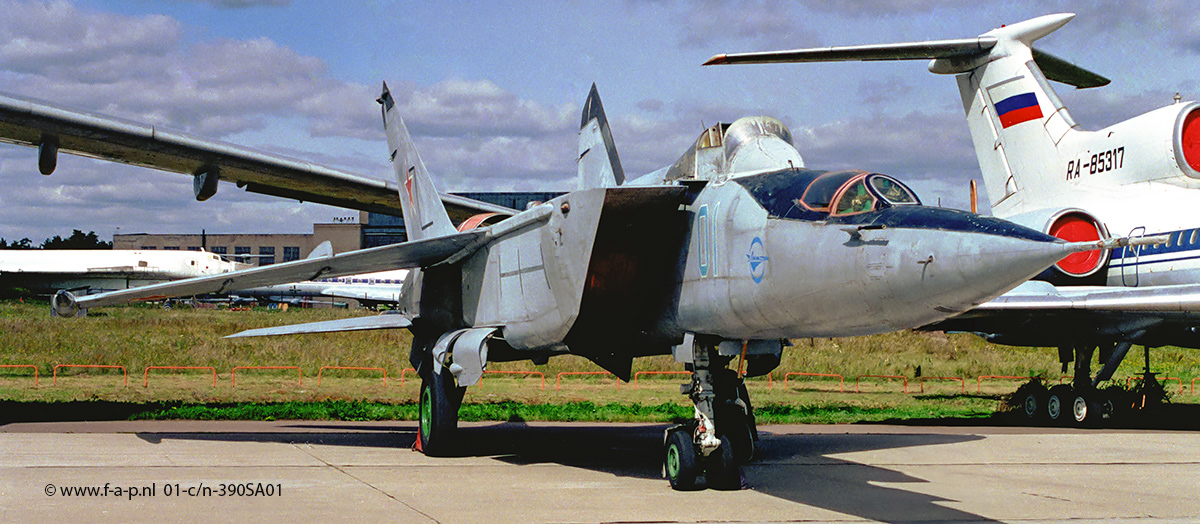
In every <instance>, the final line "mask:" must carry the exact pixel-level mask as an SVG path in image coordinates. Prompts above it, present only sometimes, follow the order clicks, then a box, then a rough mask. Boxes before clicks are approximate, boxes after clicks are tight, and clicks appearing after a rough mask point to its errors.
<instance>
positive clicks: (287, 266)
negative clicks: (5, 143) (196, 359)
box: [51, 229, 492, 316]
mask: <svg viewBox="0 0 1200 524" xmlns="http://www.w3.org/2000/svg"><path fill="white" fill-rule="evenodd" d="M491 235H492V231H491V230H488V229H478V230H474V231H470V232H466V233H457V234H454V235H449V236H443V237H436V238H430V239H425V240H418V241H413V242H405V243H403V244H392V245H387V246H380V247H374V248H370V249H360V250H357V251H350V252H347V253H342V254H339V255H332V254H327V255H323V256H313V257H309V258H306V259H303V260H295V261H292V262H284V263H281V264H272V265H269V266H264V267H257V268H252V269H244V270H241V271H232V272H229V273H222V274H220V275H213V276H207V277H199V278H189V279H185V280H178V281H175V282H167V283H163V284H155V285H151V286H142V287H136V288H132V289H123V290H119V291H110V292H107V293H98V294H95V295H87V296H84V297H79V298H76V297H74V296H73V295H71V294H70V293H66V292H60V293H59V294H58V295H55V297H54V300H53V303H52V304H51V306H52V307H53V308H54V311H55V313H56V314H58V315H60V316H73V315H75V314H76V313H77V312H78V311H79V310H81V309H88V308H93V307H101V306H111V305H117V304H127V303H130V302H137V301H142V300H157V299H163V298H169V297H180V296H192V295H204V294H209V293H228V292H230V291H233V290H237V289H245V288H252V287H258V286H269V285H274V284H283V283H288V282H297V281H302V280H316V279H319V278H327V277H337V276H344V275H355V274H359V273H372V272H376V271H385V270H391V269H404V268H413V267H423V266H429V265H433V264H437V263H439V262H441V261H444V260H446V259H448V258H450V257H455V256H456V257H460V258H461V257H462V256H465V254H466V253H468V252H470V251H473V250H474V249H476V248H478V247H479V246H481V245H483V243H484V242H486V240H487V239H489V238H491Z"/></svg>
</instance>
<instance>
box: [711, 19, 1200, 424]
mask: <svg viewBox="0 0 1200 524" xmlns="http://www.w3.org/2000/svg"><path fill="white" fill-rule="evenodd" d="M1072 18H1074V15H1073V14H1056V15H1047V16H1043V17H1039V18H1035V19H1032V20H1027V21H1025V22H1020V23H1017V24H1012V25H1007V26H1004V27H1001V28H999V29H995V30H992V31H989V32H987V33H984V34H982V35H980V36H978V37H975V38H969V39H962V40H941V41H929V42H909V43H901V44H880V45H864V46H846V47H832V48H821V49H801V50H794V51H772V52H764V53H744V54H737V55H718V56H715V57H713V58H712V59H710V60H709V62H708V64H735V63H772V62H823V61H843V60H911V59H929V60H931V61H930V62H929V70H930V71H931V72H933V73H938V74H952V75H956V80H957V81H958V87H959V91H960V94H961V96H962V102H963V106H964V109H965V110H966V117H967V123H968V125H969V127H970V130H971V138H972V140H973V141H974V143H975V152H976V155H977V156H978V158H979V164H980V167H981V170H982V173H983V180H984V184H985V187H986V190H987V194H988V197H989V198H990V200H991V202H992V211H993V213H994V214H995V215H996V216H998V217H1002V218H1006V219H1008V220H1012V221H1014V222H1017V223H1019V224H1022V225H1025V226H1028V227H1031V228H1034V229H1037V230H1040V231H1043V232H1047V233H1049V234H1051V235H1054V236H1057V237H1060V238H1064V239H1067V240H1073V241H1078V240H1085V239H1097V238H1110V237H1114V236H1125V235H1129V236H1163V237H1164V238H1165V240H1166V241H1165V242H1163V243H1159V244H1156V245H1147V246H1131V247H1126V248H1122V249H1117V250H1113V251H1112V252H1111V254H1110V253H1109V252H1107V251H1091V252H1085V253H1078V254H1075V255H1072V256H1069V257H1067V258H1065V259H1063V260H1062V261H1061V262H1059V263H1058V264H1057V265H1056V266H1055V267H1053V268H1052V269H1050V270H1048V271H1047V272H1046V273H1043V274H1042V275H1041V276H1039V277H1038V279H1036V280H1035V281H1032V282H1029V283H1026V284H1024V285H1022V286H1020V287H1018V288H1017V289H1015V290H1013V291H1011V292H1009V293H1007V294H1005V295H1004V296H1002V297H1000V298H998V299H996V300H993V301H991V302H988V303H985V304H983V305H982V306H980V307H979V308H977V309H974V310H972V311H970V312H968V313H966V314H964V315H961V316H959V317H955V318H952V319H950V320H947V321H944V322H940V323H938V324H935V325H933V328H934V329H944V330H958V331H971V332H975V333H979V334H981V335H984V336H986V337H987V338H988V339H989V340H991V341H994V342H998V343H1003V344H1011V345H1028V346H1058V347H1059V356H1060V360H1061V361H1062V362H1063V370H1064V371H1066V368H1067V365H1068V364H1069V363H1070V362H1072V361H1074V363H1075V383H1074V388H1072V387H1071V386H1065V385H1064V386H1059V387H1055V388H1052V389H1051V390H1050V391H1049V393H1048V394H1046V393H1045V392H1044V391H1042V392H1039V391H1037V390H1030V393H1029V394H1027V395H1025V397H1024V399H1023V400H1024V401H1025V402H1024V405H1025V408H1026V413H1027V414H1028V415H1030V416H1045V417H1049V418H1050V419H1052V420H1055V421H1057V420H1060V419H1067V418H1071V417H1073V418H1074V419H1075V421H1076V422H1081V423H1082V422H1085V421H1088V420H1089V419H1094V418H1096V417H1097V415H1099V416H1100V417H1107V416H1109V415H1110V414H1111V412H1112V408H1113V406H1114V405H1116V404H1114V400H1113V399H1112V398H1110V397H1107V396H1105V395H1103V394H1100V393H1097V392H1096V391H1095V386H1096V385H1097V384H1098V383H1099V382H1102V381H1104V380H1108V379H1110V378H1111V377H1112V374H1113V372H1114V371H1116V368H1117V366H1118V365H1119V364H1120V362H1121V360H1122V359H1123V358H1124V356H1125V354H1126V353H1127V352H1128V350H1129V348H1130V347H1131V346H1132V345H1133V344H1135V343H1136V344H1142V345H1144V346H1147V347H1150V346H1161V345H1174V346H1182V347H1190V348H1200V212H1198V210H1200V191H1198V189H1200V103H1197V102H1181V101H1176V103H1174V104H1172V105H1169V106H1166V107H1163V108H1161V109H1157V110H1154V111H1151V112H1148V113H1145V114H1143V115H1139V116H1137V117H1134V118H1131V119H1129V120H1126V121H1124V122H1120V123H1117V124H1114V125H1112V126H1109V127H1107V128H1104V129H1101V130H1099V131H1086V130H1084V129H1082V128H1080V126H1079V125H1078V124H1076V123H1075V120H1074V119H1073V118H1071V115H1070V113H1069V112H1068V111H1067V108H1066V107H1065V106H1063V104H1062V101H1061V100H1060V99H1059V97H1058V96H1057V95H1056V94H1055V92H1054V90H1053V89H1052V88H1051V86H1050V81H1051V80H1053V81H1057V82H1062V83H1065V84H1069V85H1073V86H1075V87H1079V88H1089V87H1099V86H1103V85H1107V84H1108V83H1109V80H1108V79H1106V78H1104V77H1102V76H1100V75H1097V74H1095V73H1092V72H1090V71H1086V70H1084V69H1082V68H1080V67H1078V66H1075V65H1073V64H1070V63H1068V62H1066V61H1064V60H1062V59H1060V58H1057V57H1055V56H1052V55H1050V54H1047V53H1045V52H1042V51H1039V50H1037V49H1034V48H1033V47H1032V44H1033V42H1034V41H1036V40H1038V39H1040V38H1042V37H1044V36H1046V35H1049V34H1050V33H1052V32H1054V31H1055V30H1057V29H1059V28H1061V27H1062V26H1063V25H1065V24H1066V23H1067V22H1069V21H1070V20H1071V19H1072ZM1097 348H1099V349H1100V351H1099V353H1100V361H1101V362H1104V364H1105V365H1104V367H1103V369H1101V370H1100V372H1099V373H1097V375H1096V377H1095V378H1094V379H1093V378H1092V377H1091V376H1090V375H1091V371H1090V361H1091V360H1092V358H1093V355H1094V353H1095V350H1096V349H1097ZM1148 361H1149V358H1148V356H1147V362H1148ZM1147 367H1148V366H1147ZM1147 373H1148V370H1147ZM1147 378H1148V379H1149V378H1151V377H1149V376H1147ZM1144 382H1152V380H1146V381H1144ZM1064 408H1066V409H1064Z"/></svg>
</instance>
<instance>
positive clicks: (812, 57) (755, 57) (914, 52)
mask: <svg viewBox="0 0 1200 524" xmlns="http://www.w3.org/2000/svg"><path fill="white" fill-rule="evenodd" d="M997 43H998V40H997V38H996V37H994V36H979V37H975V38H965V39H959V40H931V41H926V42H904V43H898V44H872V45H854V46H833V47H818V48H811V49H793V50H789V51H761V52H755V53H729V54H721V55H716V56H714V57H712V58H709V59H708V61H707V62H704V65H706V66H707V65H722V64H778V63H789V62H845V61H854V60H864V61H866V60H927V59H929V60H935V59H964V60H965V59H973V58H976V57H981V56H983V55H986V54H988V53H990V52H991V50H992V48H993V47H996V44H997ZM1033 60H1034V61H1035V62H1037V65H1038V67H1039V68H1041V70H1042V73H1044V74H1045V75H1046V78H1049V79H1050V80H1054V81H1056V82H1062V83H1064V84H1067V85H1071V86H1075V87H1078V88H1081V89H1083V88H1089V87H1100V86H1104V85H1108V83H1109V82H1110V80H1109V79H1107V78H1105V77H1103V76H1101V75H1098V74H1096V73H1093V72H1091V71H1088V70H1086V69H1083V68H1082V67H1079V66H1077V65H1075V64H1072V63H1070V62H1067V61H1066V60H1063V59H1061V58H1059V57H1056V56H1054V55H1052V54H1050V53H1046V52H1044V51H1039V50H1037V49H1033Z"/></svg>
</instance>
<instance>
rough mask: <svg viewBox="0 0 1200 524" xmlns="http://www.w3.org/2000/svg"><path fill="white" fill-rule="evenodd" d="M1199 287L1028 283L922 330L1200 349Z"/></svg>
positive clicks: (1050, 342) (1041, 342)
mask: <svg viewBox="0 0 1200 524" xmlns="http://www.w3.org/2000/svg"><path fill="white" fill-rule="evenodd" d="M1197 324H1200V284H1182V285H1174V286H1147V287H1132V288H1131V287H1116V286H1062V287H1059V286H1054V285H1051V284H1049V283H1047V282H1042V281H1030V282H1026V283H1024V284H1021V285H1020V286H1017V287H1016V288H1015V289H1013V290H1012V291H1009V292H1008V293H1005V294H1003V295H1001V296H999V297H997V298H996V299H994V300H991V301H990V302H985V303H983V304H980V305H979V306H977V307H975V308H974V309H972V310H970V311H967V312H966V313H963V314H962V315H959V316H956V317H953V318H950V319H947V320H943V321H941V322H938V323H935V324H930V325H928V326H924V327H922V328H921V329H922V330H926V331H965V332H970V333H977V334H980V335H983V336H985V337H986V338H988V339H989V340H993V341H995V342H999V343H1003V344H1011V345H1026V346H1056V345H1061V344H1064V343H1070V342H1071V341H1072V340H1075V339H1077V338H1078V337H1079V336H1081V335H1085V336H1094V337H1097V338H1112V339H1119V340H1126V341H1130V342H1136V343H1139V344H1146V345H1154V346H1157V345H1175V346H1183V347H1198V346H1200V337H1197V334H1196V333H1195V331H1194V330H1193V326H1196V325H1197Z"/></svg>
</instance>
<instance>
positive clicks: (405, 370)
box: [400, 368, 417, 386]
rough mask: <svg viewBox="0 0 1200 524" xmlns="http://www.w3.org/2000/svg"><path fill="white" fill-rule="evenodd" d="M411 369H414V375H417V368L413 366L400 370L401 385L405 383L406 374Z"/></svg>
mask: <svg viewBox="0 0 1200 524" xmlns="http://www.w3.org/2000/svg"><path fill="white" fill-rule="evenodd" d="M409 371H412V372H413V374H414V375H416V374H417V370H415V369H413V368H404V369H401V370H400V385H401V386H403V385H404V375H405V374H406V373H408V372H409Z"/></svg>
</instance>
